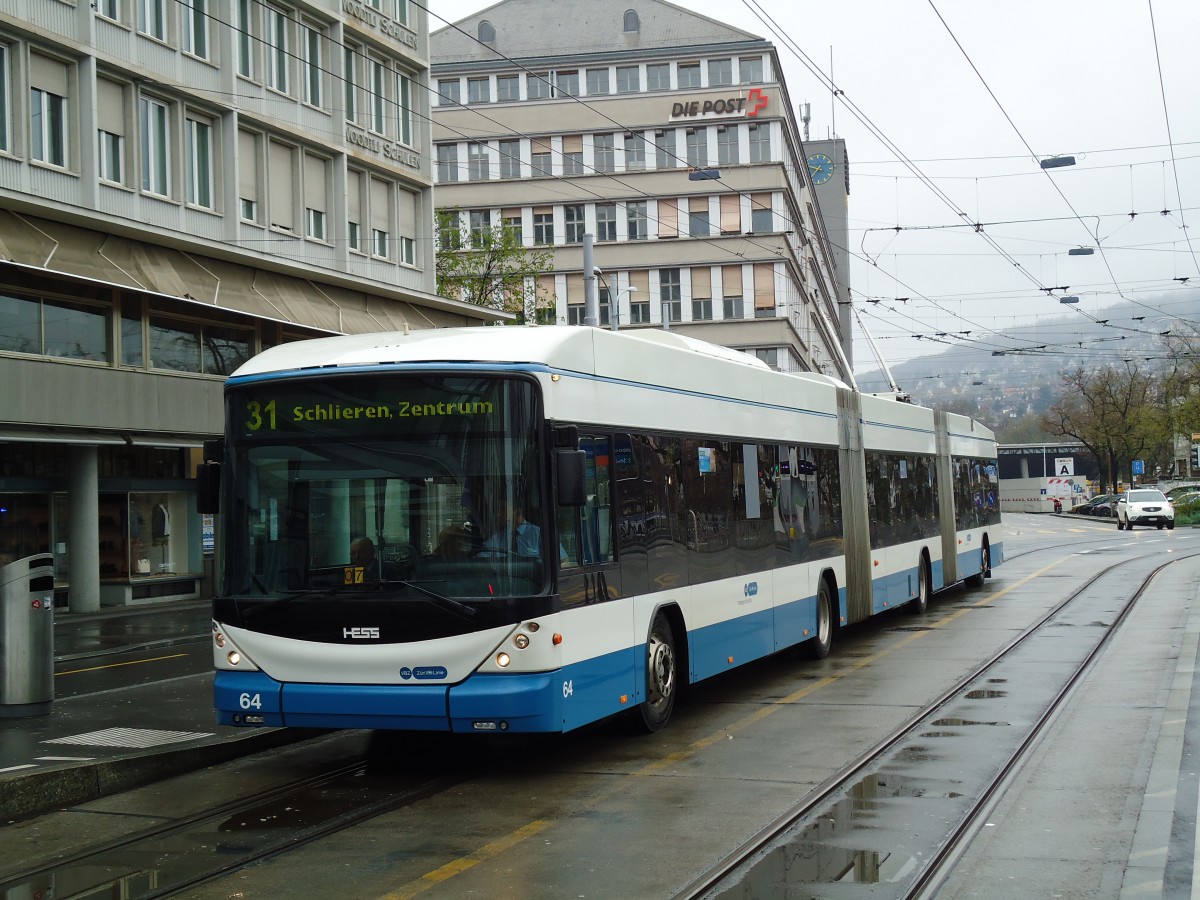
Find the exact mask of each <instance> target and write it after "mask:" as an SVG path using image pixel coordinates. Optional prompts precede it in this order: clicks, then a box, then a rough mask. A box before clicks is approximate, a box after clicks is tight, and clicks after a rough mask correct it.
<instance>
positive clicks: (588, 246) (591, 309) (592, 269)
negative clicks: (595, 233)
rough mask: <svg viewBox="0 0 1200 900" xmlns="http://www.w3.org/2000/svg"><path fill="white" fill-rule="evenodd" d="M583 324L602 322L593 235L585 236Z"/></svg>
mask: <svg viewBox="0 0 1200 900" xmlns="http://www.w3.org/2000/svg"><path fill="white" fill-rule="evenodd" d="M583 324H584V325H587V326H590V327H591V328H595V327H596V326H598V325H599V324H600V303H599V302H598V301H597V300H596V266H595V263H594V262H593V260H592V236H591V235H590V234H585V235H584V236H583Z"/></svg>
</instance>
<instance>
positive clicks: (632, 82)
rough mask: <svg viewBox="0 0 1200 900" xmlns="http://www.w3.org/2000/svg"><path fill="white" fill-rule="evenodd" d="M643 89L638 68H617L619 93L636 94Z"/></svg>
mask: <svg viewBox="0 0 1200 900" xmlns="http://www.w3.org/2000/svg"><path fill="white" fill-rule="evenodd" d="M641 89H642V80H641V76H640V74H639V71H638V67H637V66H617V93H618V94H636V93H637V92H638V91H640V90H641Z"/></svg>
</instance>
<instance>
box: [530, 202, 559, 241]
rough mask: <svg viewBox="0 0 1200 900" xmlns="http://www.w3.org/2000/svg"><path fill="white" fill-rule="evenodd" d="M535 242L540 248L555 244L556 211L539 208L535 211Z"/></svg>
mask: <svg viewBox="0 0 1200 900" xmlns="http://www.w3.org/2000/svg"><path fill="white" fill-rule="evenodd" d="M533 242H534V243H535V244H538V245H540V246H548V245H550V244H553V243H554V211H553V210H552V209H546V208H545V207H537V208H535V209H534V211H533Z"/></svg>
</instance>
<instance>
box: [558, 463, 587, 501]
mask: <svg viewBox="0 0 1200 900" xmlns="http://www.w3.org/2000/svg"><path fill="white" fill-rule="evenodd" d="M554 461H555V469H556V471H557V473H558V505H559V506H583V504H584V503H586V502H587V454H586V453H585V452H584V451H582V450H555V451H554Z"/></svg>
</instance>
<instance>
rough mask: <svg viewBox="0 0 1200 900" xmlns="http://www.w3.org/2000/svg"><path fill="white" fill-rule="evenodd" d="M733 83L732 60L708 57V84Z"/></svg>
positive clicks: (711, 85)
mask: <svg viewBox="0 0 1200 900" xmlns="http://www.w3.org/2000/svg"><path fill="white" fill-rule="evenodd" d="M726 84H733V60H732V59H710V60H709V61H708V86H709V87H717V86H719V85H726Z"/></svg>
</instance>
